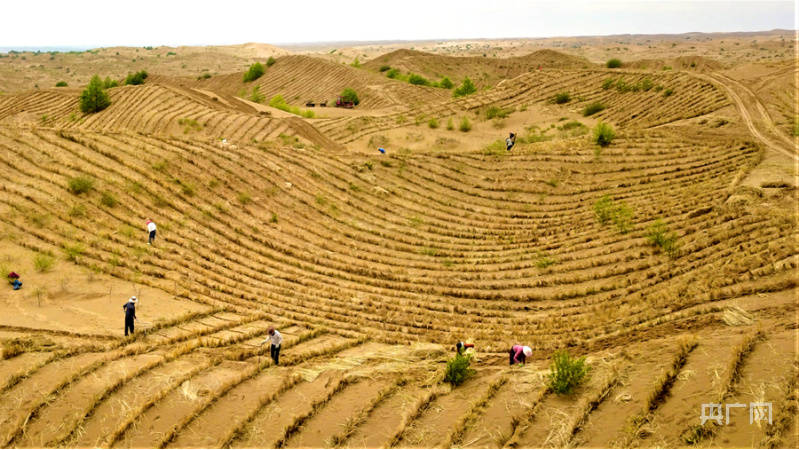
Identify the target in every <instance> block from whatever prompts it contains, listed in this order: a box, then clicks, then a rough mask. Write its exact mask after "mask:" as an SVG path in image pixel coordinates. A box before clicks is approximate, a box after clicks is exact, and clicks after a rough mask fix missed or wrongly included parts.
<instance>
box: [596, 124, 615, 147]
mask: <svg viewBox="0 0 799 450" xmlns="http://www.w3.org/2000/svg"><path fill="white" fill-rule="evenodd" d="M615 137H616V132H615V131H613V127H611V126H610V125H609V124H607V123H605V122H598V123H597V124H596V126H595V127H594V142H595V143H597V144H598V145H599V146H601V147H607V146H608V145H610V143H611V142H613V139H614V138H615Z"/></svg>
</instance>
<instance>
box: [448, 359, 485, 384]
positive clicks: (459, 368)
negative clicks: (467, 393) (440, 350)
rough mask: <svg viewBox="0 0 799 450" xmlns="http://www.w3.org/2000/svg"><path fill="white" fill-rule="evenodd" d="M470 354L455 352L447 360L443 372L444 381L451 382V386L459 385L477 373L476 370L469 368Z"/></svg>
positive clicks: (470, 362)
mask: <svg viewBox="0 0 799 450" xmlns="http://www.w3.org/2000/svg"><path fill="white" fill-rule="evenodd" d="M471 364H472V355H470V354H468V353H467V354H456V355H455V356H454V357H453V358H452V359H450V360H449V361H447V369H446V372H445V373H444V381H446V382H448V383H450V384H452V385H453V386H460V385H461V384H463V383H464V382H465V381H466V380H468V379H469V378H470V377H472V376H474V374H476V373H477V371H476V370H474V369H472V368H471Z"/></svg>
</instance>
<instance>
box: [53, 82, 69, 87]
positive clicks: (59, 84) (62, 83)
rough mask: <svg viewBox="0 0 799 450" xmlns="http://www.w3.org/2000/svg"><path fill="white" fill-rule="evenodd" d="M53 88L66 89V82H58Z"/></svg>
mask: <svg viewBox="0 0 799 450" xmlns="http://www.w3.org/2000/svg"><path fill="white" fill-rule="evenodd" d="M55 87H67V82H66V81H59V82H58V83H56V84H55Z"/></svg>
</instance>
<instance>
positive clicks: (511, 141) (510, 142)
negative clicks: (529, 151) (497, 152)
mask: <svg viewBox="0 0 799 450" xmlns="http://www.w3.org/2000/svg"><path fill="white" fill-rule="evenodd" d="M514 145H516V133H511V134H510V135H508V138H507V139H505V149H506V150H507V151H510V149H512V148H513V146H514Z"/></svg>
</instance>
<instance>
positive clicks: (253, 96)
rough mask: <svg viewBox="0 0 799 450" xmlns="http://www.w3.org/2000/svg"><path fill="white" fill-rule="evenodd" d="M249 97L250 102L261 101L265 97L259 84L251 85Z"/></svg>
mask: <svg viewBox="0 0 799 450" xmlns="http://www.w3.org/2000/svg"><path fill="white" fill-rule="evenodd" d="M249 99H250V101H251V102H255V103H262V102H263V101H264V100H265V99H266V97H265V96H264V94H261V87H260V86H253V87H252V93H250V97H249Z"/></svg>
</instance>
